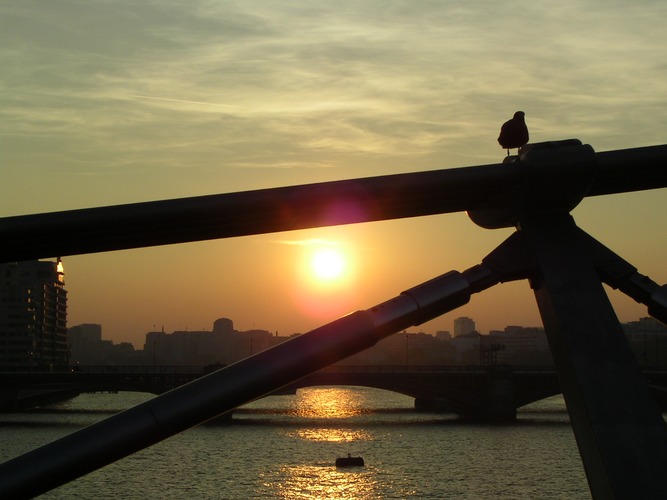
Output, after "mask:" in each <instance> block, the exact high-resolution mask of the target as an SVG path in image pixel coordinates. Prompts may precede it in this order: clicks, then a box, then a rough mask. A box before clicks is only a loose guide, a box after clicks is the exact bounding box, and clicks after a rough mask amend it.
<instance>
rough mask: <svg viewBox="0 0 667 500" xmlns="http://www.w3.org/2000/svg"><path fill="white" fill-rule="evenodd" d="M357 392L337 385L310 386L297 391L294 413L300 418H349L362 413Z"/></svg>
mask: <svg viewBox="0 0 667 500" xmlns="http://www.w3.org/2000/svg"><path fill="white" fill-rule="evenodd" d="M363 403H364V400H363V398H362V397H360V395H359V392H355V391H352V390H349V389H344V388H338V387H311V388H307V389H302V390H300V391H299V392H298V393H297V397H296V400H295V402H294V404H295V406H294V414H295V415H296V416H298V417H302V418H349V417H353V416H355V415H360V414H361V413H363Z"/></svg>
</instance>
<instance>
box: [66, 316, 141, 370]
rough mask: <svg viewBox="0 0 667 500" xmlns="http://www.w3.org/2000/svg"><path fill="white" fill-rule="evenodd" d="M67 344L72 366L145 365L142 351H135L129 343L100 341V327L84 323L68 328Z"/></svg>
mask: <svg viewBox="0 0 667 500" xmlns="http://www.w3.org/2000/svg"><path fill="white" fill-rule="evenodd" d="M67 344H68V345H69V349H70V363H71V364H72V365H75V364H76V365H132V364H140V365H143V364H146V360H145V359H144V357H143V351H136V350H135V349H134V346H133V345H132V344H131V343H129V342H121V343H120V344H114V343H113V341H111V340H104V339H102V325H98V324H91V323H84V324H82V325H76V326H72V327H70V328H68V329H67Z"/></svg>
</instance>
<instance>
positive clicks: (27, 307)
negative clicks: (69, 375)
mask: <svg viewBox="0 0 667 500" xmlns="http://www.w3.org/2000/svg"><path fill="white" fill-rule="evenodd" d="M64 277H65V273H64V270H63V265H62V261H61V260H60V259H59V260H58V261H57V262H51V261H37V260H32V261H24V262H11V263H6V264H0V370H3V371H23V370H58V369H65V368H66V367H67V366H68V363H69V359H68V349H67V291H66V290H65V279H64Z"/></svg>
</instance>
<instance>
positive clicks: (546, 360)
mask: <svg viewBox="0 0 667 500" xmlns="http://www.w3.org/2000/svg"><path fill="white" fill-rule="evenodd" d="M486 342H487V347H489V346H498V347H501V349H499V350H498V351H497V362H498V363H507V364H513V365H533V366H534V365H551V364H552V363H553V360H552V358H551V351H550V349H549V342H548V341H547V336H546V333H545V331H544V328H542V327H532V326H507V327H505V329H504V330H502V331H500V330H491V331H490V332H489V335H488V337H487V339H486Z"/></svg>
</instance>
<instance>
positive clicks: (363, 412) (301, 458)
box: [0, 387, 590, 500]
mask: <svg viewBox="0 0 667 500" xmlns="http://www.w3.org/2000/svg"><path fill="white" fill-rule="evenodd" d="M150 397H152V396H150V395H147V394H136V393H119V394H83V395H81V396H79V397H77V398H76V399H73V400H71V401H69V402H66V403H63V404H60V405H57V406H53V407H49V408H44V409H40V410H37V411H32V412H29V413H14V414H0V443H2V444H1V445H0V460H1V461H5V460H7V459H9V458H12V457H14V456H16V455H19V454H21V453H23V452H25V451H28V450H30V449H32V448H35V447H37V446H39V445H41V444H44V443H47V442H50V441H52V440H54V439H56V438H58V437H60V436H64V435H66V434H69V433H71V432H74V431H76V430H77V429H80V428H82V427H84V426H86V425H89V424H91V423H94V422H96V421H98V420H100V419H102V418H105V417H106V416H108V415H110V414H113V413H115V412H117V411H119V410H122V409H124V408H128V407H130V406H133V405H135V404H138V403H140V402H142V401H145V400H146V399H148V398H150ZM348 453H351V454H352V455H361V456H362V457H363V458H364V460H365V462H366V465H365V467H363V468H350V469H337V468H336V467H335V466H334V462H335V459H336V457H338V456H347V454H348ZM41 498H62V499H72V498H84V499H88V498H90V499H92V498H95V499H112V498H113V499H119V498H123V499H142V500H143V499H199V498H201V499H209V498H210V499H254V498H267V499H268V498H284V499H385V498H397V499H404V498H427V499H429V498H433V499H436V498H456V499H461V498H464V499H465V498H470V499H473V498H474V499H480V498H494V499H502V498H506V499H524V498H525V499H531V500H533V499H537V498H563V499H577V498H590V493H589V490H588V485H587V483H586V478H585V475H584V471H583V467H582V465H581V459H580V457H579V454H578V451H577V447H576V444H575V441H574V435H573V433H572V429H571V427H570V424H569V419H568V416H567V413H566V411H565V407H564V404H563V401H562V398H560V397H555V398H550V399H548V400H545V401H541V402H539V403H535V404H533V405H531V406H529V407H526V408H523V409H520V411H519V415H518V419H517V421H516V423H512V424H506V425H490V424H480V423H472V422H466V421H462V420H460V419H458V418H457V417H456V416H455V415H449V414H438V413H428V412H420V411H416V410H414V408H413V399H411V398H408V397H405V396H401V395H399V394H395V393H391V392H386V391H381V390H376V389H366V388H358V387H312V388H306V389H301V390H299V391H298V393H297V394H296V395H292V396H271V397H268V398H264V399H261V400H259V401H256V402H254V403H252V404H250V405H247V406H245V407H243V408H241V409H239V410H237V411H236V412H235V413H234V416H233V420H232V422H231V423H228V424H205V425H201V426H198V427H196V428H193V429H190V430H188V431H186V432H184V433H181V434H179V435H177V436H174V437H172V438H170V439H168V440H166V441H163V442H161V443H159V444H157V445H155V446H153V447H151V448H149V449H146V450H143V451H141V452H139V453H136V454H135V455H132V456H130V457H127V458H125V459H123V460H120V461H118V462H116V463H114V464H111V465H109V466H107V467H105V468H103V469H101V470H99V471H96V472H94V473H92V474H89V475H88V476H85V477H83V478H80V479H78V480H76V481H73V482H71V483H69V484H66V485H64V486H61V487H60V488H57V489H56V490H53V491H51V492H49V493H47V494H45V495H43V497H41Z"/></svg>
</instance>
